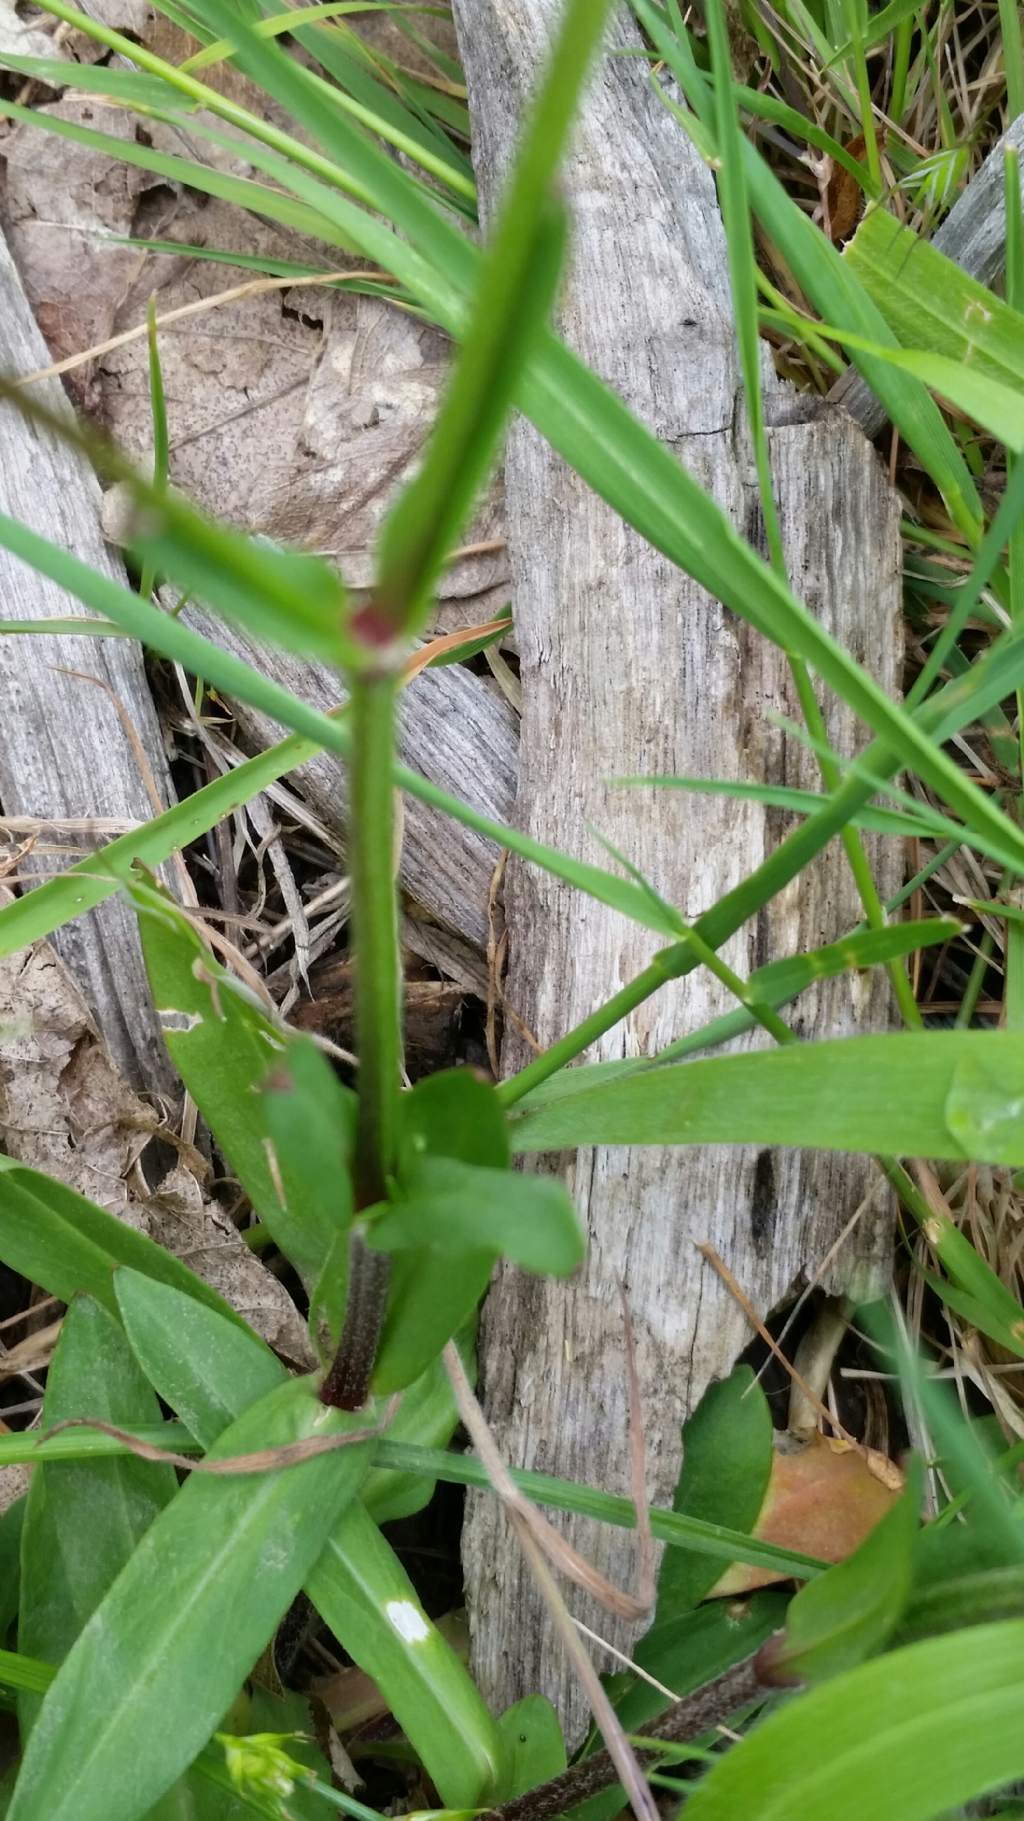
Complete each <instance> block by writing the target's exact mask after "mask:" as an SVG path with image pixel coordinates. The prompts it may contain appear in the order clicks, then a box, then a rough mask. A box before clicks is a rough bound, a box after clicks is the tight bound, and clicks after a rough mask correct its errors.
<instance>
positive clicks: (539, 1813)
mask: <svg viewBox="0 0 1024 1821" xmlns="http://www.w3.org/2000/svg"><path fill="white" fill-rule="evenodd" d="M759 1654H760V1652H759V1651H755V1652H754V1653H753V1654H752V1655H751V1656H749V1657H744V1658H743V1659H742V1660H741V1661H740V1662H739V1663H734V1664H733V1665H732V1667H731V1669H727V1670H725V1671H724V1672H723V1674H722V1675H720V1676H716V1677H715V1680H714V1681H713V1682H706V1683H705V1684H704V1687H703V1688H696V1689H694V1691H693V1693H692V1694H689V1695H684V1696H683V1698H682V1700H681V1701H677V1702H676V1703H675V1705H674V1706H673V1707H670V1708H669V1710H668V1712H667V1713H665V1714H662V1715H661V1717H660V1719H657V1720H652V1721H651V1722H650V1723H649V1724H648V1725H647V1726H640V1727H638V1728H637V1734H636V1736H637V1737H640V1738H644V1739H658V1740H660V1741H662V1742H663V1743H664V1744H666V1745H668V1744H672V1745H682V1744H685V1743H686V1741H687V1740H688V1739H698V1738H699V1737H700V1735H701V1733H705V1732H709V1731H710V1730H711V1728H712V1727H714V1726H719V1725H721V1723H722V1721H724V1720H727V1719H728V1718H729V1715H730V1714H734V1713H735V1712H736V1711H737V1709H738V1708H741V1707H745V1706H746V1705H747V1703H748V1702H750V1701H754V1700H756V1699H757V1698H758V1696H760V1695H764V1694H766V1693H767V1692H768V1690H767V1688H766V1686H765V1684H764V1682H762V1680H761V1677H760V1675H759V1673H758V1656H759ZM617 1781H618V1772H617V1770H616V1768H615V1765H614V1764H613V1763H612V1760H611V1757H610V1755H609V1753H608V1752H606V1751H596V1752H594V1753H592V1755H591V1756H590V1757H589V1758H582V1759H581V1760H580V1762H579V1763H578V1764H572V1765H570V1767H569V1769H568V1770H564V1771H562V1773H561V1775H560V1776H557V1777H552V1778H551V1780H550V1782H548V1783H541V1784H539V1785H538V1787H537V1788H536V1789H531V1790H527V1792H526V1794H525V1795H523V1796H516V1797H514V1798H513V1800H512V1801H511V1802H505V1803H502V1805H501V1807H500V1808H495V1809H492V1811H491V1821H547V1817H548V1816H551V1815H560V1814H563V1813H564V1812H565V1811H566V1810H567V1809H571V1808H575V1807H576V1805H577V1804H578V1803H580V1802H584V1801H586V1799H587V1798H588V1797H589V1796H595V1795H597V1794H598V1793H599V1791H600V1790H603V1789H608V1788H609V1787H610V1786H611V1785H612V1784H613V1783H615V1782H617Z"/></svg>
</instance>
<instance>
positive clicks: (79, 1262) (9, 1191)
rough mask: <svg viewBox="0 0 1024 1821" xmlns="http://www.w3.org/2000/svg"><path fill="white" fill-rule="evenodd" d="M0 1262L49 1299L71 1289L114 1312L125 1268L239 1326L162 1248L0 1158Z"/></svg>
mask: <svg viewBox="0 0 1024 1821" xmlns="http://www.w3.org/2000/svg"><path fill="white" fill-rule="evenodd" d="M0 1259H2V1260H3V1262H4V1264H6V1265H9V1266H10V1268H11V1270H12V1271H18V1272H20V1274H21V1276H22V1277H27V1278H28V1279H29V1281H30V1282H31V1283H36V1284H40V1285H42V1287H43V1289H44V1290H47V1291H49V1294H50V1295H51V1296H56V1297H58V1298H59V1299H60V1301H61V1302H67V1303H69V1302H70V1301H71V1299H72V1297H73V1296H75V1295H76V1294H77V1293H78V1291H79V1290H84V1291H86V1292H87V1293H88V1294H89V1295H90V1296H93V1297H95V1298H96V1301H97V1302H99V1303H102V1305H103V1307H104V1308H105V1309H109V1310H110V1312H111V1314H116V1313H117V1302H116V1299H115V1296H114V1287H113V1273H114V1271H115V1270H116V1269H117V1267H118V1265H129V1266H131V1268H132V1269H133V1270H135V1271H140V1272H141V1273H142V1275H143V1276H144V1277H151V1278H153V1279H154V1280H155V1281H156V1282H157V1283H161V1284H170V1285H171V1286H172V1287H173V1288H175V1289H177V1290H181V1291H182V1292H183V1293H184V1294H185V1295H186V1296H191V1297H194V1298H195V1300H196V1301H197V1302H200V1303H203V1304H204V1305H205V1306H206V1308H208V1309H216V1310H217V1311H218V1312H219V1313H220V1314H221V1315H223V1316H225V1317H226V1318H227V1320H229V1321H232V1322H235V1323H236V1324H237V1325H238V1326H239V1327H243V1328H244V1326H245V1323H244V1322H243V1321H242V1318H241V1316H240V1315H236V1314H235V1311H234V1310H233V1309H232V1308H231V1306H230V1304H228V1303H226V1302H224V1300H223V1299H222V1298H221V1297H220V1296H218V1295H217V1292H216V1290H211V1289H210V1287H209V1285H208V1284H205V1283H204V1282H203V1280H202V1278H200V1277H196V1275H195V1273H194V1272H192V1271H190V1270H189V1268H188V1266H187V1265H183V1264H182V1263H181V1260H180V1259H177V1258H175V1257H174V1255H173V1253H171V1252H167V1251H165V1250H164V1248H163V1246H157V1245H154V1243H153V1241H152V1240H151V1239H147V1238H146V1237H145V1235H144V1234H143V1233H136V1232H135V1230H134V1228H133V1227H129V1226H128V1225H127V1224H126V1223H125V1222H124V1221H123V1220H115V1218H114V1216H113V1214H108V1213H107V1212H106V1210H105V1209H104V1208H100V1207H97V1205H96V1203H95V1202H93V1201H88V1200H87V1199H86V1197H85V1196H84V1195H79V1194H78V1193H77V1191H76V1190H74V1189H69V1188H68V1187H67V1186H66V1184H64V1183H62V1182H58V1181H57V1180H56V1178H55V1177H53V1176H44V1175H43V1174H42V1172H41V1171H40V1170H29V1169H26V1168H25V1166H24V1165H23V1164H19V1163H15V1162H14V1161H13V1160H12V1159H10V1158H7V1157H0Z"/></svg>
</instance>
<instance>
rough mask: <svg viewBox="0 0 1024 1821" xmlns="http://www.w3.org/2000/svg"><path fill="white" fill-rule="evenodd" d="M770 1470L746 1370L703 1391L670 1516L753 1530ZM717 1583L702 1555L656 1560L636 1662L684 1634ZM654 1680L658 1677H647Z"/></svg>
mask: <svg viewBox="0 0 1024 1821" xmlns="http://www.w3.org/2000/svg"><path fill="white" fill-rule="evenodd" d="M771 1465H772V1418H771V1411H770V1410H769V1408H768V1403H767V1399H766V1398H765V1395H764V1392H763V1391H762V1389H761V1387H760V1385H759V1384H758V1382H757V1379H756V1378H755V1376H754V1374H753V1372H752V1371H751V1369H750V1367H749V1366H737V1367H736V1368H735V1370H734V1371H733V1372H730V1374H729V1377H728V1378H726V1379H721V1380H717V1381H716V1382H715V1383H713V1384H711V1385H709V1386H708V1389H707V1390H706V1391H705V1393H704V1396H703V1397H702V1398H701V1400H700V1403H699V1404H698V1405H697V1408H696V1410H695V1411H694V1412H693V1415H692V1416H691V1417H689V1418H688V1419H687V1421H686V1423H685V1424H684V1426H683V1463H682V1467H681V1468H680V1472H679V1480H678V1482H677V1485H676V1489H675V1492H674V1493H673V1496H672V1509H673V1511H682V1512H685V1514H686V1516H687V1517H696V1518H700V1519H702V1520H703V1521H704V1522H705V1523H712V1524H728V1525H729V1527H730V1529H732V1530H752V1529H753V1527H754V1524H755V1522H756V1520H757V1516H758V1513H759V1512H760V1510H761V1506H762V1505H763V1503H764V1496H765V1492H766V1491H767V1488H768V1477H769V1474H770V1473H771ZM718 1578H719V1569H718V1566H717V1564H716V1563H714V1562H712V1561H710V1560H709V1558H708V1557H707V1556H706V1555H697V1554H691V1553H690V1552H689V1551H688V1550H686V1549H670V1550H668V1551H667V1552H666V1554H665V1556H664V1557H663V1558H662V1564H661V1571H660V1573H659V1575H658V1599H657V1605H656V1607H655V1612H654V1620H653V1623H652V1625H651V1629H650V1630H649V1631H648V1632H647V1634H646V1635H645V1637H644V1638H643V1639H642V1640H641V1642H640V1645H639V1646H638V1649H639V1650H640V1651H641V1652H642V1653H643V1655H642V1656H639V1657H638V1659H637V1660H638V1661H639V1662H641V1663H642V1665H643V1667H644V1668H649V1667H650V1665H649V1663H648V1657H649V1656H650V1655H651V1654H652V1653H656V1652H657V1651H658V1650H659V1649H660V1648H661V1642H660V1636H659V1634H661V1635H664V1634H665V1633H666V1632H671V1631H674V1630H676V1629H678V1628H680V1627H681V1628H683V1629H684V1630H685V1628H686V1626H687V1624H688V1623H689V1618H690V1614H691V1612H692V1609H693V1608H694V1606H696V1605H697V1604H698V1602H699V1601H700V1600H702V1599H703V1598H704V1597H705V1595H706V1594H708V1593H709V1592H710V1591H711V1588H712V1587H713V1586H714V1584H715V1582H716V1581H717V1580H718ZM653 1673H657V1672H653Z"/></svg>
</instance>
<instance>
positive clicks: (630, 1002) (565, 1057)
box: [497, 929, 796, 1107]
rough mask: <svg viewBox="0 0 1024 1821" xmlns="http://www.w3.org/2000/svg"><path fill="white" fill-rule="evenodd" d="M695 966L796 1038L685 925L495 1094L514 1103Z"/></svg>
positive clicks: (787, 1038) (780, 1036) (779, 1033)
mask: <svg viewBox="0 0 1024 1821" xmlns="http://www.w3.org/2000/svg"><path fill="white" fill-rule="evenodd" d="M698 966H703V967H706V968H707V969H708V971H709V972H710V973H712V974H714V976H715V978H716V980H720V981H721V982H722V984H723V986H726V987H728V989H729V991H730V992H731V993H732V994H733V996H734V997H735V998H736V999H738V1000H739V1002H740V1004H741V1005H743V1006H745V1007H746V1008H747V1010H748V1011H749V1012H750V1013H751V1015H752V1016H753V1017H754V1018H756V1019H757V1022H758V1024H760V1025H762V1026H763V1028H764V1029H765V1030H766V1031H768V1032H769V1034H770V1035H771V1036H772V1037H774V1038H775V1040H776V1042H777V1043H793V1042H795V1041H796V1033H795V1032H794V1031H792V1030H791V1029H790V1027H789V1025H788V1024H787V1023H786V1022H785V1019H783V1018H780V1017H779V1015H778V1013H777V1012H776V1011H775V1010H774V1009H773V1008H772V1007H771V1006H769V1005H765V1004H764V1003H763V1001H760V1000H758V999H757V998H755V996H754V995H753V994H752V993H751V992H750V989H749V987H748V986H747V983H746V981H745V980H743V979H741V977H740V975H739V974H737V973H735V972H734V970H733V969H732V968H731V967H729V966H728V965H727V963H726V962H724V961H723V960H722V959H721V957H720V956H719V955H718V954H716V952H715V950H714V949H713V948H712V947H711V946H710V944H709V943H707V942H705V941H704V939H703V937H701V936H700V935H698V933H697V931H696V930H694V929H690V930H689V931H688V933H687V935H686V937H685V939H684V940H683V941H682V942H677V943H675V944H674V945H673V946H672V947H671V948H663V949H662V950H661V951H660V953H659V954H657V955H655V957H654V960H653V961H652V962H651V963H650V965H649V966H648V967H645V968H644V970H643V972H642V973H640V974H638V975H637V976H636V979H635V980H630V981H629V982H628V984H627V985H626V986H624V987H623V988H622V990H621V991H620V992H618V993H616V994H615V995H614V997H613V998H611V999H608V1000H606V1002H605V1004H604V1005H601V1006H598V1008H597V1011H596V1012H591V1014H590V1016H589V1018H584V1019H583V1021H582V1023H580V1024H577V1025H575V1026H574V1027H573V1029H572V1030H571V1031H567V1032H566V1034H565V1036H564V1037H560V1038H559V1040H558V1042H557V1043H553V1044H552V1045H551V1047H550V1049H547V1050H545V1051H544V1053H543V1055H540V1056H536V1057H535V1058H534V1060H533V1061H532V1062H529V1063H527V1065H526V1067H525V1068H523V1069H520V1071H519V1073H518V1074H517V1075H510V1076H509V1078H508V1080H507V1081H502V1082H499V1084H498V1090H497V1091H498V1097H499V1099H500V1100H501V1101H502V1103H503V1104H504V1105H505V1106H506V1107H510V1106H515V1105H516V1103H517V1101H520V1100H522V1099H523V1097H524V1095H526V1094H528V1093H529V1092H530V1090H531V1088H535V1087H539V1086H540V1083H541V1082H542V1081H547V1080H548V1079H549V1077H550V1076H552V1075H554V1074H557V1072H558V1070H559V1069H560V1068H564V1067H565V1066H566V1064H567V1063H570V1062H574V1061H575V1060H576V1057H577V1056H580V1055H582V1054H583V1051H584V1050H587V1049H589V1048H590V1046H591V1044H592V1043H596V1042H597V1040H598V1038H599V1037H603V1036H604V1034H605V1032H606V1031H610V1030H612V1029H613V1028H614V1026H615V1025H616V1024H619V1023H621V1021H622V1019H623V1018H627V1017H628V1016H629V1014H630V1012H633V1011H635V1010H636V1008H637V1006H639V1005H643V1003H644V1000H645V999H650V998H651V996H652V994H654V993H656V992H657V991H658V989H659V987H662V986H664V985H665V982H666V981H667V980H679V979H681V978H682V976H683V975H684V974H689V973H691V972H692V970H693V969H694V967H698Z"/></svg>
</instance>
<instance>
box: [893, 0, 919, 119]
mask: <svg viewBox="0 0 1024 1821" xmlns="http://www.w3.org/2000/svg"><path fill="white" fill-rule="evenodd" d="M913 36H914V20H913V17H912V16H909V17H908V18H906V19H901V20H900V22H899V24H898V25H897V27H896V30H895V31H894V33H893V41H892V83H891V86H890V89H889V118H890V119H891V120H895V121H896V123H897V125H899V124H900V122H901V121H902V119H903V110H904V108H905V106H906V101H907V73H908V71H909V69H910V43H911V39H912V38H913Z"/></svg>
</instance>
